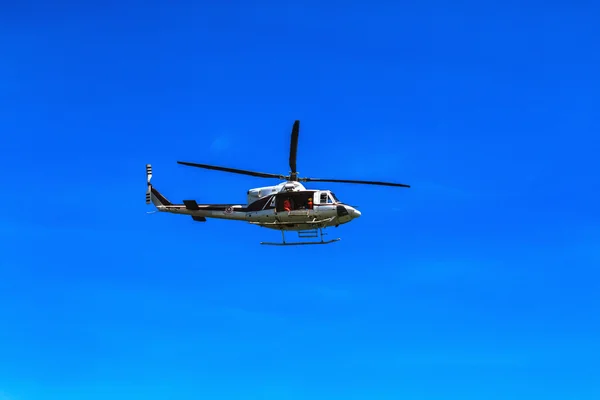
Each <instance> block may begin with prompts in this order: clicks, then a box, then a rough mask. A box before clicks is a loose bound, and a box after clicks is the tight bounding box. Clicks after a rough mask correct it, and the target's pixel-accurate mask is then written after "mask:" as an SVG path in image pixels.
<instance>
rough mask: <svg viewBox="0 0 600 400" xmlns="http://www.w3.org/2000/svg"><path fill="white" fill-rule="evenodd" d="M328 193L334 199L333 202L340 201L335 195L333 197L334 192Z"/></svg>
mask: <svg viewBox="0 0 600 400" xmlns="http://www.w3.org/2000/svg"><path fill="white" fill-rule="evenodd" d="M329 194H330V195H331V197H332V198H333V201H334V202H335V203H339V202H340V201H339V200H338V198H337V197H335V193H333V192H329Z"/></svg>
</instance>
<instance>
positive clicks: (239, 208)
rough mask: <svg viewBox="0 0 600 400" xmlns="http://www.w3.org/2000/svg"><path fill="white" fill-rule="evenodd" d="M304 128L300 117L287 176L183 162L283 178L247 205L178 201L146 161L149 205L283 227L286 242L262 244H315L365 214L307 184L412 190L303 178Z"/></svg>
mask: <svg viewBox="0 0 600 400" xmlns="http://www.w3.org/2000/svg"><path fill="white" fill-rule="evenodd" d="M299 132H300V121H299V120H296V121H294V124H293V126H292V135H291V141H290V156H289V165H290V172H289V175H287V176H286V175H279V174H271V173H263V172H256V171H249V170H243V169H236V168H228V167H220V166H215V165H209V164H198V163H192V162H186V161H177V163H178V164H181V165H184V166H190V167H196V168H204V169H209V170H216V171H223V172H229V173H235V174H242V175H250V176H254V177H258V178H270V179H279V180H281V181H283V182H281V183H279V184H277V185H273V186H263V187H257V188H253V189H250V190H248V191H247V193H246V194H247V203H246V204H198V203H197V202H196V200H183V204H173V203H171V202H170V201H169V200H167V198H166V197H164V196H163V195H162V194H161V193H160V192H159V191H158V190H156V189H155V188H154V187H153V186H152V184H151V183H150V181H151V179H152V165H151V164H146V178H147V190H146V204H150V203H152V204H153V205H154V206H155V208H156V210H157V211H159V212H168V213H172V214H181V215H187V216H191V218H192V219H193V220H194V221H196V222H206V221H207V218H218V219H227V220H232V221H245V222H248V223H250V224H253V225H257V226H259V227H263V228H268V229H274V230H279V231H281V236H282V241H281V242H260V244H262V245H276V246H290V245H314V244H330V243H334V242H337V241H339V240H340V238H335V239H331V240H325V239H324V236H325V235H327V233H326V232H325V230H326V229H327V228H330V227H336V228H337V227H339V226H340V225H343V224H347V223H349V222H351V221H353V220H355V219H357V218H359V217H360V216H361V213H360V211H358V210H357V209H356V207H352V206H350V205H348V204H345V203H343V202H341V201H340V200H339V199H338V198H337V196H336V195H335V193H333V192H332V191H331V190H321V189H307V188H306V187H305V186H304V185H303V184H302V183H301V182H336V183H354V184H366V185H383V186H395V187H404V188H410V185H406V184H402V183H392V182H378V181H360V180H348V179H321V178H308V177H300V176H299V175H298V171H297V169H296V153H297V150H298V136H299ZM290 231H295V232H297V234H298V237H299V238H303V239H306V238H320V240H314V241H297V242H288V241H286V237H285V233H286V232H290Z"/></svg>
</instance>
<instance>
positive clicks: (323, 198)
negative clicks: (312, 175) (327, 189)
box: [319, 193, 329, 204]
mask: <svg viewBox="0 0 600 400" xmlns="http://www.w3.org/2000/svg"><path fill="white" fill-rule="evenodd" d="M328 199H329V196H327V193H321V199H320V201H319V203H320V204H325V203H327V200H328Z"/></svg>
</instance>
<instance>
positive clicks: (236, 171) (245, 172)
mask: <svg viewBox="0 0 600 400" xmlns="http://www.w3.org/2000/svg"><path fill="white" fill-rule="evenodd" d="M177 164H181V165H187V166H189V167H196V168H206V169H213V170H216V171H223V172H232V173H234V174H242V175H250V176H256V177H259V178H277V179H285V177H284V176H282V175H278V174H267V173H264V172H256V171H248V170H245V169H236V168H227V167H218V166H216V165H209V164H196V163H191V162H186V161H177Z"/></svg>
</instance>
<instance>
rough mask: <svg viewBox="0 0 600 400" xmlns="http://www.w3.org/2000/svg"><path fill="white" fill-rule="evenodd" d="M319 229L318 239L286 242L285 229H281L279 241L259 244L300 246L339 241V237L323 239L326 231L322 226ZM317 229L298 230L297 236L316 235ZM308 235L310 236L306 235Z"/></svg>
mask: <svg viewBox="0 0 600 400" xmlns="http://www.w3.org/2000/svg"><path fill="white" fill-rule="evenodd" d="M318 230H319V234H320V236H321V240H320V241H314V242H286V241H285V231H284V230H281V239H282V240H281V243H277V242H260V244H264V245H268V246H301V245H313V244H330V243H334V242H339V241H340V240H341V239H340V238H336V239H332V240H323V236H324V235H326V234H327V233H325V232H323V228H318ZM316 231H317V229H315V230H314V231H312V230H311V231H298V237H317V236H318V235H319V234H317V232H316ZM308 235H310V236H308Z"/></svg>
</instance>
